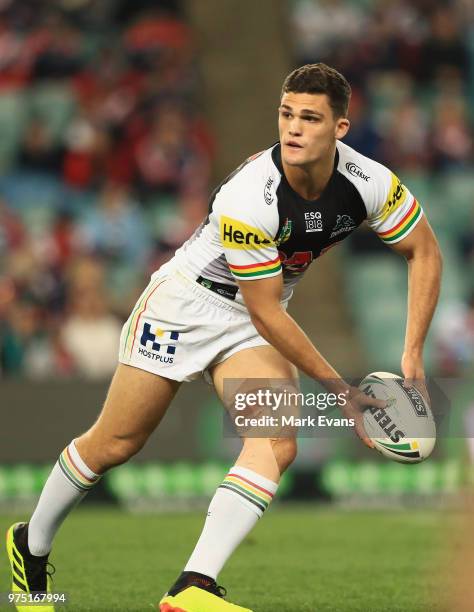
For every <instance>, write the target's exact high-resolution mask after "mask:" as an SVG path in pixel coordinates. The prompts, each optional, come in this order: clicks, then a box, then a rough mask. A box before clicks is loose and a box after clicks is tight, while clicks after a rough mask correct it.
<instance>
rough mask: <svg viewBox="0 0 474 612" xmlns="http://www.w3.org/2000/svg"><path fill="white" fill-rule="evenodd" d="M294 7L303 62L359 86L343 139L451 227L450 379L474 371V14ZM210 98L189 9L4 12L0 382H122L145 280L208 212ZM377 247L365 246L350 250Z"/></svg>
mask: <svg viewBox="0 0 474 612" xmlns="http://www.w3.org/2000/svg"><path fill="white" fill-rule="evenodd" d="M289 6H290V9H291V11H290V21H291V24H290V25H291V31H292V33H293V35H292V37H293V41H294V63H295V65H300V64H302V63H307V62H313V61H325V62H327V63H329V64H331V65H334V66H335V67H337V68H338V69H339V70H341V71H342V72H343V73H344V74H345V75H346V76H347V78H348V79H349V81H350V82H351V84H352V85H353V90H354V94H353V100H352V104H351V117H350V118H351V122H352V128H351V132H350V134H349V136H348V137H347V138H346V142H347V143H348V144H349V145H351V146H353V147H355V148H356V149H358V150H359V151H360V152H361V153H363V154H365V155H368V156H369V157H373V158H375V159H378V160H379V161H381V162H383V163H386V164H387V165H389V166H390V167H391V168H392V169H394V170H395V171H398V172H399V173H400V174H401V176H402V177H403V180H404V182H405V183H406V184H407V185H408V186H409V187H410V188H411V189H412V190H413V191H414V192H415V194H416V195H417V197H418V198H419V199H420V201H421V202H422V204H423V205H424V206H425V208H426V209H427V211H428V213H429V216H430V219H431V220H432V222H433V224H434V225H435V227H436V229H437V231H439V232H440V239H441V241H442V246H443V251H444V252H445V261H446V259H447V261H448V266H450V265H451V264H452V266H453V267H452V268H449V275H450V278H451V281H452V283H454V284H452V283H451V285H452V291H451V292H449V291H448V293H447V294H446V302H445V305H446V307H447V308H448V310H449V308H450V309H451V310H450V311H449V312H450V314H449V316H444V317H440V319H439V323H437V325H438V328H437V332H436V334H437V338H438V340H437V346H438V352H437V357H436V362H437V368H438V370H439V371H440V372H444V373H446V372H457V371H458V370H459V368H460V367H461V365H460V364H463V367H464V364H466V363H472V364H474V301H472V303H471V302H469V301H468V298H469V290H473V289H474V283H473V281H472V279H473V278H474V274H473V272H474V212H473V211H474V206H473V204H474V183H473V172H472V170H473V160H474V147H473V136H474V134H473V124H472V113H471V114H469V112H468V111H469V109H470V108H473V103H474V27H473V26H472V24H473V23H474V14H473V13H474V9H473V6H472V3H471V2H470V0H452V1H450V2H443V1H441V0H410V1H408V0H357V1H356V0H354V1H347V0H289ZM469 24H471V25H470V26H469ZM290 52H291V51H290V50H289V53H290ZM199 89H200V79H199V70H198V61H197V55H196V50H195V46H194V44H193V32H192V30H191V28H190V27H189V25H188V24H187V23H186V19H185V16H184V15H183V11H182V7H181V6H180V2H179V0H154V1H151V0H135V1H134V2H128V1H126V0H74V1H73V0H54V1H51V2H41V3H38V2H36V1H35V0H18V1H16V0H0V133H1V136H2V137H1V139H0V376H27V377H31V378H44V377H49V376H54V377H61V376H71V375H76V374H79V375H82V376H85V377H89V378H95V377H96V378H101V377H104V376H108V375H109V374H110V373H111V371H112V370H113V368H114V365H115V362H116V347H117V342H118V335H119V332H120V327H121V324H122V322H123V320H124V318H125V317H126V316H127V315H128V313H129V310H130V307H131V306H132V305H133V303H134V301H135V299H136V297H137V295H138V293H139V292H140V291H141V289H142V288H143V286H144V284H145V283H146V280H147V277H148V276H149V274H150V272H151V271H152V270H154V269H156V268H157V267H158V266H159V265H160V263H161V262H162V261H164V260H165V259H166V258H168V257H169V256H170V254H171V253H172V252H173V251H174V249H175V248H176V247H177V246H179V245H180V243H181V242H182V241H183V240H184V239H185V238H186V237H187V236H188V235H189V234H190V233H191V231H192V230H193V228H194V227H195V226H196V225H197V223H198V222H199V221H200V220H201V218H202V217H203V215H204V214H205V211H206V206H207V197H208V194H209V189H210V185H209V180H210V171H211V168H212V161H213V154H214V146H213V138H212V134H211V133H210V130H209V128H208V126H207V125H206V123H205V121H204V120H203V118H202V116H201V115H200V114H199V111H198V109H199V101H198V93H199ZM239 119H242V120H243V118H238V117H236V118H235V120H236V121H237V120H239ZM249 153H251V151H249ZM380 248H381V247H380V245H378V243H377V241H376V240H375V239H374V240H371V239H369V237H367V236H364V235H363V233H360V234H359V238H356V239H354V240H353V241H352V243H351V254H357V255H358V256H359V258H360V261H361V263H363V264H365V260H364V258H365V257H370V258H372V259H371V261H372V262H373V252H374V250H375V252H377V253H379V249H380ZM382 248H383V247H382ZM446 253H447V254H448V257H447V258H446ZM379 261H380V260H379ZM355 268H356V264H354V265H353V266H351V272H352V271H354V270H355ZM454 268H456V270H454ZM366 269H369V268H366ZM379 270H382V268H381V267H379ZM453 270H454V272H455V273H454V272H453ZM383 273H384V275H385V273H386V269H384V271H383ZM366 276H367V275H366ZM454 277H456V278H457V279H459V282H458V284H456V282H455V281H453V280H452V279H454ZM353 278H358V279H359V280H360V279H361V278H362V277H357V274H355V273H354V275H353ZM370 280H372V282H373V278H372V279H369V281H370ZM358 282H359V281H358ZM361 282H362V281H361ZM469 283H471V286H470V285H469ZM459 287H461V290H459ZM357 293H358V294H359V295H360V294H362V295H367V291H366V290H365V288H364V287H360V286H359V291H358V292H357ZM368 295H369V296H370V286H369V291H368ZM400 295H401V298H402V301H403V302H404V294H403V290H402V292H401V293H400ZM370 297H373V296H370ZM459 298H461V300H460V301H459ZM456 300H458V301H457V302H456ZM463 300H464V301H463ZM469 304H470V305H469ZM401 307H402V308H403V306H401ZM392 310H393V312H394V313H395V316H397V317H398V318H400V307H399V305H396V308H395V307H394V308H392ZM367 312H369V313H370V314H371V316H372V315H373V309H372V310H371V309H368V310H367V308H366V305H365V304H361V305H360V308H359V309H357V308H356V309H355V313H354V316H355V318H356V323H357V324H358V325H359V326H360V327H361V328H364V321H363V320H357V317H358V316H359V315H360V317H363V316H365V315H364V313H367ZM402 312H403V310H402ZM446 312H448V311H446ZM361 313H362V314H361ZM366 323H367V322H366ZM382 323H383V325H385V326H386V323H387V322H386V321H383V322H382V321H381V324H382ZM368 328H370V329H371V330H372V331H373V332H374V330H375V333H379V331H378V329H377V326H376V325H375V324H374V322H373V320H372V321H371V325H368ZM379 337H380V336H379ZM379 344H380V343H379ZM382 349H384V347H382Z"/></svg>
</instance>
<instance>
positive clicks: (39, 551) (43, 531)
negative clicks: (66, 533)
mask: <svg viewBox="0 0 474 612" xmlns="http://www.w3.org/2000/svg"><path fill="white" fill-rule="evenodd" d="M99 479H100V476H99V475H98V474H94V472H93V471H92V470H90V469H89V468H88V467H87V465H86V464H85V463H84V461H83V460H82V459H81V457H80V456H79V453H78V452H77V449H76V445H75V444H74V440H73V441H72V442H71V444H69V446H67V447H66V448H65V449H64V450H63V452H62V453H61V455H60V456H59V459H58V461H57V462H56V464H55V466H54V468H53V470H52V472H51V474H50V475H49V477H48V480H47V481H46V483H45V485H44V487H43V491H42V492H41V496H40V498H39V501H38V505H37V506H36V509H35V511H34V512H33V516H32V517H31V519H30V522H29V524H28V548H29V549H30V552H31V554H32V555H36V556H38V557H41V556H43V555H47V554H48V553H49V552H50V550H51V546H52V542H53V538H54V536H55V535H56V532H57V530H58V529H59V527H60V526H61V524H62V522H63V521H64V519H65V518H66V516H67V515H68V514H69V512H70V511H71V510H72V509H73V508H74V506H76V505H77V504H78V503H79V502H80V501H81V499H82V498H83V497H85V495H86V493H87V492H88V491H89V489H91V488H92V487H93V486H94V485H95V484H96V483H97V482H98V481H99Z"/></svg>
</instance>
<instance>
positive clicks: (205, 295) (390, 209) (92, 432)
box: [7, 64, 441, 612]
mask: <svg viewBox="0 0 474 612" xmlns="http://www.w3.org/2000/svg"><path fill="white" fill-rule="evenodd" d="M350 93H351V90H350V86H349V84H348V83H347V81H346V79H345V78H344V77H343V76H342V75H341V74H339V73H338V72H337V71H336V70H334V69H333V68H330V67H328V66H326V65H324V64H311V65H306V66H303V67H301V68H298V69H297V70H295V71H293V72H292V73H291V74H290V75H288V77H287V78H286V80H285V82H284V84H283V89H282V94H281V99H280V106H279V110H278V113H279V120H278V126H279V142H278V143H277V144H275V145H273V146H271V147H270V148H268V149H267V150H265V151H263V152H261V153H259V154H257V155H254V156H253V157H251V158H249V159H248V160H247V161H245V162H244V163H243V164H242V165H241V166H240V167H239V168H238V169H237V170H236V171H235V172H233V173H232V174H231V175H230V176H229V177H228V178H227V179H226V180H225V181H224V182H223V183H222V184H221V185H220V186H219V187H218V188H217V189H216V190H215V191H214V193H213V194H212V196H211V200H210V205H209V213H208V216H207V217H206V219H205V220H204V222H203V223H202V224H201V225H200V226H199V227H198V229H197V230H196V231H195V233H194V234H193V236H192V237H191V238H190V239H189V240H188V241H187V242H186V243H185V244H184V245H183V246H182V247H181V248H180V249H179V250H178V251H177V252H176V254H175V256H174V257H173V259H171V261H169V262H168V263H167V264H165V265H164V266H162V267H161V268H160V269H159V270H158V271H156V272H155V273H154V274H153V275H152V277H151V282H150V284H149V286H148V287H147V288H146V290H145V291H144V292H143V294H142V296H141V297H140V299H139V300H138V302H137V304H136V307H135V309H134V310H133V312H132V313H131V315H130V318H129V319H128V321H127V322H126V324H125V325H124V328H123V332H122V337H121V343H120V356H119V361H120V363H119V365H118V367H117V371H116V373H115V375H114V377H113V380H112V383H111V386H110V389H109V392H108V395H107V398H106V401H105V404H104V407H103V409H102V412H101V414H100V415H99V417H98V419H97V421H96V422H95V423H94V424H93V425H92V427H91V428H90V429H89V430H88V431H86V432H85V433H83V434H82V435H80V436H79V437H77V438H75V439H74V440H72V442H71V443H70V444H69V445H68V446H67V447H66V448H65V449H64V450H63V452H62V453H61V455H60V456H59V459H58V462H57V463H56V465H55V466H54V468H53V470H52V472H51V474H50V476H49V478H48V480H47V482H46V484H45V486H44V489H43V491H42V493H41V496H40V499H39V501H38V505H37V506H36V509H35V510H34V513H33V515H32V516H31V519H30V520H29V522H27V523H15V524H14V525H12V526H11V527H10V529H9V531H8V533H7V548H8V555H9V557H10V561H11V567H12V574H13V575H12V580H13V583H12V589H13V590H15V591H27V592H28V591H46V590H49V589H50V588H51V585H50V570H49V564H48V555H49V553H50V550H51V547H52V542H53V538H54V536H55V534H56V532H57V530H58V528H59V526H60V525H61V523H62V522H63V520H64V519H65V518H66V516H67V515H68V514H69V512H70V511H71V510H72V509H73V508H74V507H75V506H76V505H77V504H78V502H80V500H81V499H82V498H83V497H84V496H85V495H86V494H87V492H88V491H89V490H90V489H91V488H92V487H93V486H94V485H95V484H96V483H97V482H98V480H99V479H100V478H101V476H102V475H103V474H104V473H105V472H106V471H107V470H109V469H110V468H113V467H114V466H117V465H120V464H122V463H124V462H126V461H127V460H128V459H130V457H132V456H133V455H135V454H136V453H137V452H138V451H139V450H140V449H141V448H142V447H143V445H144V444H145V442H146V441H147V439H148V437H149V435H150V434H151V433H152V432H153V431H154V429H155V428H156V427H157V425H158V424H159V423H160V421H161V419H162V418H163V415H164V414H165V412H166V410H167V408H168V406H169V405H170V403H171V401H172V399H173V398H174V396H175V394H176V392H177V390H178V388H179V386H180V384H181V383H182V382H183V381H192V380H194V379H196V378H198V377H199V376H201V375H202V374H203V373H206V374H207V375H208V376H209V377H210V378H211V379H212V382H213V384H214V387H215V389H216V392H217V394H218V395H219V396H220V397H221V399H223V400H224V399H225V398H224V381H225V380H226V379H244V380H245V379H255V378H259V379H269V380H273V379H275V380H281V379H284V380H295V378H296V376H297V369H298V370H302V371H303V372H305V373H306V374H307V375H308V376H310V377H312V378H314V379H317V380H319V381H323V384H325V385H326V388H327V389H328V390H329V391H331V392H334V393H336V394H339V393H346V395H347V396H348V397H349V401H348V402H347V403H346V405H345V406H344V407H343V408H341V410H342V412H343V414H344V416H345V417H349V418H353V419H354V420H355V430H356V433H357V434H358V435H359V437H360V438H361V439H362V441H363V442H364V443H365V444H366V445H367V446H369V447H372V446H373V444H372V442H371V440H370V439H369V438H368V436H367V434H366V432H365V430H364V428H363V420H362V410H363V408H364V407H365V406H367V405H374V406H378V407H384V406H385V403H384V402H381V401H380V400H376V399H372V398H368V397H367V396H365V395H362V394H361V393H360V391H359V390H358V389H357V388H353V387H351V386H350V385H349V384H348V383H347V382H346V381H345V380H344V379H343V378H342V376H340V375H339V374H338V372H337V371H336V370H335V369H334V368H333V367H332V366H331V365H330V364H329V363H328V362H327V361H326V360H325V359H324V357H323V356H322V355H321V354H320V353H319V352H318V351H317V349H316V348H315V347H314V345H313V344H312V343H311V341H310V340H309V338H308V337H307V336H306V335H305V333H304V332H303V331H302V330H301V328H300V327H299V326H298V325H297V323H296V322H295V321H294V320H293V318H292V317H291V316H290V315H289V314H287V312H286V306H287V304H288V300H289V299H290V297H291V295H292V291H293V288H294V285H295V284H296V283H297V281H298V280H299V279H301V277H302V276H303V274H304V272H305V270H306V269H307V268H308V266H309V265H310V264H311V263H312V261H313V260H315V259H316V258H318V257H319V256H320V255H321V254H322V253H324V252H325V251H326V250H328V249H329V248H330V247H332V246H334V245H335V244H337V243H338V242H340V241H341V240H343V239H344V238H346V237H347V236H349V235H350V234H351V233H352V232H353V231H354V230H355V229H356V228H357V227H358V226H359V225H360V224H361V223H362V222H363V221H364V220H366V221H367V222H368V225H369V226H370V227H371V228H372V230H373V231H374V232H376V233H377V235H378V236H379V237H380V238H381V239H382V241H383V242H385V243H386V244H387V245H388V246H390V247H391V248H392V249H393V250H394V251H396V252H397V253H399V254H400V255H402V256H403V257H405V259H406V260H407V262H408V286H409V291H408V316H407V326H406V338H405V347H404V353H403V356H402V358H401V369H402V372H403V375H404V376H405V378H406V379H410V380H418V381H419V380H423V378H424V367H423V345H424V340H425V337H426V334H427V330H428V327H429V324H430V321H431V319H432V315H433V312H434V309H435V305H436V302H437V298H438V293H439V286H440V275H441V256H440V251H439V248H438V244H437V241H436V238H435V236H434V234H433V232H432V230H431V228H430V226H429V224H428V222H427V220H426V217H425V216H424V214H423V211H422V208H421V206H420V204H419V203H418V201H417V200H416V198H415V197H414V196H413V195H412V194H411V193H410V192H409V191H408V189H407V188H406V187H405V186H404V185H403V184H401V183H400V181H399V179H398V178H397V177H396V176H395V175H394V174H393V173H392V172H391V171H390V170H388V169H387V168H385V167H384V166H382V165H380V164H379V163H377V162H375V161H372V160H370V159H367V158H366V157H364V156H362V155H360V154H359V153H358V152H356V151H354V150H353V149H351V148H350V147H348V146H347V145H345V144H344V143H343V142H341V139H342V138H344V136H345V135H346V134H347V131H348V130H349V120H348V118H347V115H348V105H349V100H350ZM315 299H317V296H315ZM190 409H192V407H190ZM295 455H296V440H295V437H294V436H285V437H275V438H272V437H267V438H265V437H252V436H248V437H244V439H243V446H242V451H241V453H240V455H239V456H238V458H237V460H236V462H235V465H234V466H233V467H232V468H231V469H230V471H229V473H228V474H227V476H226V477H225V479H224V481H223V483H222V484H221V485H220V486H219V487H218V489H217V491H216V493H215V495H214V497H213V498H212V500H211V502H210V506H209V511H208V513H207V518H206V520H205V524H204V527H203V531H202V533H201V536H200V538H199V540H198V542H197V544H196V547H195V548H194V551H193V552H192V554H191V557H190V558H189V561H188V563H187V564H186V566H185V568H184V570H183V572H182V573H181V575H180V576H179V577H178V579H177V580H176V582H175V584H173V585H172V586H171V587H170V589H169V591H168V593H167V594H166V595H165V596H164V597H163V599H162V600H161V602H160V603H159V604H158V606H159V609H160V611H161V612H173V611H174V612H177V611H180V612H183V611H184V612H218V611H219V612H237V611H239V610H240V611H243V612H245V609H244V608H242V607H239V606H237V605H235V604H231V603H229V602H227V601H226V600H225V599H224V595H225V589H223V587H220V586H218V585H217V583H216V579H217V576H218V574H219V572H220V570H221V569H222V567H223V566H224V564H225V562H226V561H227V559H228V558H229V557H230V556H231V554H232V553H233V551H234V550H235V549H236V548H237V546H238V545H239V543H240V542H241V541H242V540H243V539H244V538H245V536H246V535H247V534H248V533H249V532H250V530H251V529H252V528H253V527H254V525H255V524H256V522H257V520H258V519H259V518H260V517H261V516H262V515H263V513H264V511H265V510H266V508H267V507H268V505H269V504H270V502H271V501H272V499H273V497H274V496H275V494H276V492H277V488H278V482H279V480H280V477H281V474H282V473H283V472H284V471H285V470H286V469H287V468H288V466H289V465H290V464H291V463H292V461H293V460H294V458H295ZM18 609H19V610H27V609H28V608H27V607H25V606H23V607H19V608H18ZM48 610H52V608H51V607H50V608H48ZM247 612H248V611H247Z"/></svg>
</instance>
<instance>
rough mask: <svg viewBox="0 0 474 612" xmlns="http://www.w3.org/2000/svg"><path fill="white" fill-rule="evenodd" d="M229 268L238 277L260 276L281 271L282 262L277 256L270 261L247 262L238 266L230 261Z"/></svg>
mask: <svg viewBox="0 0 474 612" xmlns="http://www.w3.org/2000/svg"><path fill="white" fill-rule="evenodd" d="M229 268H230V271H231V272H232V274H233V275H234V276H236V277H237V278H243V279H246V278H252V277H254V278H259V277H262V276H270V275H271V274H275V273H276V272H280V270H281V262H280V257H275V259H270V260H269V261H263V262H260V263H255V264H247V265H245V266H237V265H235V264H231V263H229Z"/></svg>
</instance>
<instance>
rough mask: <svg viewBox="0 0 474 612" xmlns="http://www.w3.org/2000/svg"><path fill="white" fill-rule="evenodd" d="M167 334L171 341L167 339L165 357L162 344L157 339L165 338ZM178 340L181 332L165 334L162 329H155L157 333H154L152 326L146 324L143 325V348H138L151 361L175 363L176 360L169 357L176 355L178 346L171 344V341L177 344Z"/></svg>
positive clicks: (141, 341) (141, 342)
mask: <svg viewBox="0 0 474 612" xmlns="http://www.w3.org/2000/svg"><path fill="white" fill-rule="evenodd" d="M165 334H169V339H167V346H166V355H163V354H161V353H160V351H161V344H160V343H159V342H157V341H156V339H157V337H159V338H163V337H164V336H165ZM178 339H179V332H177V331H171V332H164V331H163V330H162V329H158V328H157V329H155V333H153V332H152V331H151V325H150V324H149V323H145V324H144V325H143V331H142V335H141V338H140V344H141V346H140V347H139V348H138V353H139V354H140V355H143V356H145V357H148V358H149V359H154V360H155V361H161V362H162V363H173V360H174V358H173V357H170V356H169V355H174V354H175V352H176V346H175V345H174V344H169V341H170V340H172V341H174V342H176V341H177V340H178ZM142 347H144V348H142ZM149 349H151V350H149ZM163 349H164V347H163ZM163 352H164V351H163Z"/></svg>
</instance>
